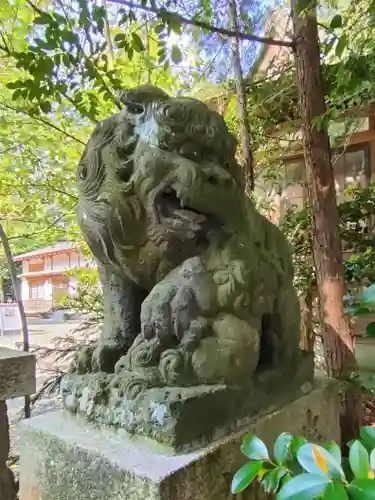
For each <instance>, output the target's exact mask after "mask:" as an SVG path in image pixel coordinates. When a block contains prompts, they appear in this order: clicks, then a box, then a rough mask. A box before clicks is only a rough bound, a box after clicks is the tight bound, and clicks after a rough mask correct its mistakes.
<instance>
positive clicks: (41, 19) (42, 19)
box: [33, 12, 54, 24]
mask: <svg viewBox="0 0 375 500" xmlns="http://www.w3.org/2000/svg"><path fill="white" fill-rule="evenodd" d="M51 22H54V21H53V18H52V17H51V16H50V15H49V14H47V13H46V12H44V13H43V14H41V15H40V16H38V17H36V18H35V19H34V21H33V23H34V24H49V23H51Z"/></svg>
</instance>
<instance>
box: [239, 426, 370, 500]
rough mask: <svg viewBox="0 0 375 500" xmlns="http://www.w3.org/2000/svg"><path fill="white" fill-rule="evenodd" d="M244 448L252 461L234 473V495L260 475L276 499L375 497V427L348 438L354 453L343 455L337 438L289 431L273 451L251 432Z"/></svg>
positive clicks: (279, 439) (262, 482) (264, 488)
mask: <svg viewBox="0 0 375 500" xmlns="http://www.w3.org/2000/svg"><path fill="white" fill-rule="evenodd" d="M241 451H242V453H243V454H244V455H245V456H246V457H248V458H249V459H250V461H249V462H247V463H246V464H245V465H244V466H243V467H241V469H240V470H239V471H238V472H237V473H236V474H235V476H234V477H233V481H232V493H233V494H236V493H240V492H241V491H243V490H244V489H246V488H247V487H248V486H250V484H251V483H252V482H253V481H255V480H256V481H258V482H259V483H260V485H261V487H262V488H263V490H264V491H265V492H266V493H268V494H273V495H275V497H276V499H277V500H313V499H316V498H321V499H324V500H344V499H353V500H366V499H369V500H370V499H375V481H374V470H375V428H373V427H362V428H361V430H360V439H358V440H354V441H352V442H351V443H349V457H342V456H341V450H340V447H339V446H338V445H337V444H336V443H335V442H333V441H331V442H328V443H326V444H325V445H324V446H319V445H316V444H312V443H308V442H307V440H306V439H305V438H303V437H299V436H292V435H291V434H288V433H283V434H281V435H280V436H279V437H278V438H277V440H276V442H275V444H274V447H273V453H272V456H271V454H270V453H269V451H268V449H267V447H266V445H265V444H264V443H263V441H262V440H261V439H259V438H258V437H256V436H252V435H247V436H246V437H245V438H244V440H243V443H242V446H241Z"/></svg>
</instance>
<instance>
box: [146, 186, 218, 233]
mask: <svg viewBox="0 0 375 500" xmlns="http://www.w3.org/2000/svg"><path fill="white" fill-rule="evenodd" d="M155 208H156V212H157V215H158V219H159V222H160V224H163V226H166V227H167V228H170V229H171V230H174V231H185V232H186V231H187V232H191V233H192V235H191V237H194V234H195V233H196V232H197V231H198V232H199V231H202V229H204V228H207V225H208V224H207V223H208V219H209V218H211V217H210V216H209V215H207V214H203V213H201V212H198V211H197V210H195V209H194V208H192V207H190V206H188V205H187V204H185V202H184V200H183V197H182V196H181V195H180V194H179V193H178V192H177V191H176V190H175V189H174V188H172V187H166V188H165V189H164V190H163V191H160V192H159V193H158V194H157V196H156V198H155Z"/></svg>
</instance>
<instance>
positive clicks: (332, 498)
mask: <svg viewBox="0 0 375 500" xmlns="http://www.w3.org/2000/svg"><path fill="white" fill-rule="evenodd" d="M347 498H348V494H347V493H346V489H345V486H344V485H343V483H329V484H328V485H327V487H326V489H325V490H324V494H323V500H347Z"/></svg>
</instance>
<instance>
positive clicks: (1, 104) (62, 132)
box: [0, 101, 85, 146]
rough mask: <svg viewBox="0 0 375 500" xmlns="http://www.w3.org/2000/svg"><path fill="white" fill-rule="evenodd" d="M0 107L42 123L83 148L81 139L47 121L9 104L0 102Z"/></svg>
mask: <svg viewBox="0 0 375 500" xmlns="http://www.w3.org/2000/svg"><path fill="white" fill-rule="evenodd" d="M0 106H3V107H4V108H8V109H11V110H12V111H14V112H16V113H21V114H23V115H26V116H28V117H29V118H31V119H33V120H36V121H38V122H40V123H43V125H45V126H47V127H50V128H52V129H54V130H56V131H57V132H60V133H61V134H64V135H66V136H67V137H69V138H70V139H73V140H74V141H76V142H79V143H80V144H82V145H83V146H85V143H84V142H83V141H81V139H78V138H77V137H74V135H71V134H69V132H66V131H65V130H63V129H62V128H60V127H58V126H57V125H54V124H53V123H51V122H50V121H48V120H45V119H44V118H40V117H38V116H33V115H31V114H30V113H28V112H27V111H25V110H24V109H20V108H15V107H14V106H11V105H10V104H6V103H5V102H2V101H0Z"/></svg>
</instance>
